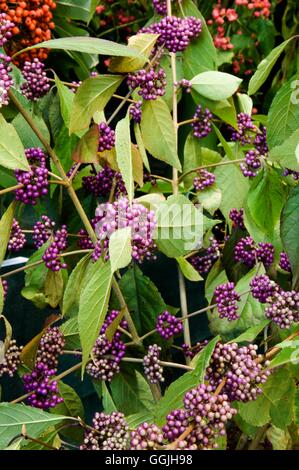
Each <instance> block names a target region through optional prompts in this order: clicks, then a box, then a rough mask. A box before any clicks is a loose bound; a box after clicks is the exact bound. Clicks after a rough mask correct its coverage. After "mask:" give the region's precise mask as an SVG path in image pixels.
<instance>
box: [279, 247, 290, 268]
mask: <svg viewBox="0 0 299 470" xmlns="http://www.w3.org/2000/svg"><path fill="white" fill-rule="evenodd" d="M279 266H280V267H281V269H284V270H285V271H287V272H288V273H291V272H292V267H291V264H290V260H289V257H288V255H287V253H286V252H285V251H282V252H281V253H280V259H279Z"/></svg>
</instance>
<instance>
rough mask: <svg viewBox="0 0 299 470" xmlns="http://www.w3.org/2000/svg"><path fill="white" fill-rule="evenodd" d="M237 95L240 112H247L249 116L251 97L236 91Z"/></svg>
mask: <svg viewBox="0 0 299 470" xmlns="http://www.w3.org/2000/svg"><path fill="white" fill-rule="evenodd" d="M237 97H238V103H239V108H240V112H241V113H246V114H249V116H251V114H252V107H253V101H252V99H251V98H250V97H249V96H248V95H245V94H244V93H237ZM267 137H268V135H267Z"/></svg>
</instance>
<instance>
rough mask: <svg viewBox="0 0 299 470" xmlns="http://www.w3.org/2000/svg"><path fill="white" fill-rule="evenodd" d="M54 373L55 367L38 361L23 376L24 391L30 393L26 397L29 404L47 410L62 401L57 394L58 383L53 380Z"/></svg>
mask: <svg viewBox="0 0 299 470" xmlns="http://www.w3.org/2000/svg"><path fill="white" fill-rule="evenodd" d="M55 374H56V369H50V368H49V367H48V366H47V365H46V364H44V363H43V362H39V363H37V364H36V366H35V368H34V369H33V371H32V372H31V373H30V374H25V375H24V376H23V382H24V388H25V391H26V392H27V393H30V396H29V397H28V398H27V401H28V404H29V405H30V406H34V407H35V408H40V409H43V410H47V409H48V408H54V407H55V406H56V405H58V404H59V403H62V402H63V398H62V397H60V396H59V390H58V383H57V381H56V380H53V378H54V376H55Z"/></svg>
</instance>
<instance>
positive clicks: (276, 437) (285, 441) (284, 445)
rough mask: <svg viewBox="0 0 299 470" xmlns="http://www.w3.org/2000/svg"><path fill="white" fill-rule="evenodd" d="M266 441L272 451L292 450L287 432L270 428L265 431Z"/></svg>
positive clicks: (274, 427)
mask: <svg viewBox="0 0 299 470" xmlns="http://www.w3.org/2000/svg"><path fill="white" fill-rule="evenodd" d="M267 439H268V440H269V441H270V442H271V444H272V449H273V450H292V438H291V435H290V433H289V431H288V430H284V431H283V430H282V429H279V428H277V427H276V426H271V427H270V428H269V429H268V430H267Z"/></svg>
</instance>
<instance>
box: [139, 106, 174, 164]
mask: <svg viewBox="0 0 299 470" xmlns="http://www.w3.org/2000/svg"><path fill="white" fill-rule="evenodd" d="M141 135H142V141H143V143H144V146H145V148H146V149H147V150H148V151H149V152H150V153H151V154H152V155H153V156H154V157H155V158H157V159H158V160H162V161H163V162H166V163H168V164H169V165H171V166H174V167H175V168H176V169H178V170H179V171H181V163H180V161H179V158H178V154H177V148H176V137H175V131H174V125H173V121H172V117H171V114H170V111H169V109H168V106H167V104H166V103H165V102H164V101H163V100H162V99H161V98H158V99H157V100H154V101H145V102H143V105H142V118H141ZM153 136H155V138H153Z"/></svg>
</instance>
